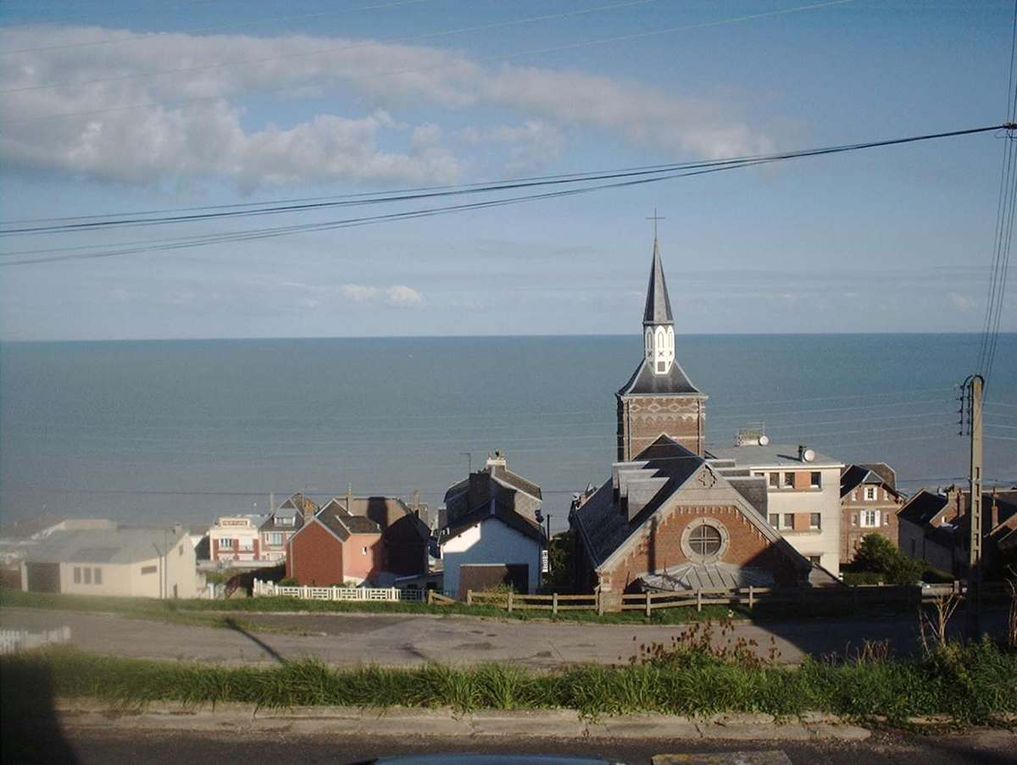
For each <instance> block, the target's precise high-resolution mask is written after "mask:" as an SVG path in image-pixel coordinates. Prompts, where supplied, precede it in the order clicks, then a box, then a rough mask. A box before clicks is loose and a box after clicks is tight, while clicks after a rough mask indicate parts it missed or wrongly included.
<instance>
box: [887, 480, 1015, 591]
mask: <svg viewBox="0 0 1017 765" xmlns="http://www.w3.org/2000/svg"><path fill="white" fill-rule="evenodd" d="M970 506H971V493H970V491H964V490H962V489H960V488H959V487H956V486H950V487H949V488H948V489H947V490H946V491H943V492H941V491H935V492H934V491H928V490H926V489H922V490H921V491H919V492H918V493H917V494H915V495H914V496H913V497H912V498H911V499H909V500H908V501H907V502H906V503H905V504H904V506H903V507H902V508H901V509H900V511H899V512H898V513H897V519H898V522H899V540H900V549H901V551H902V552H903V553H904V554H905V555H908V556H909V557H911V558H914V559H915V560H920V561H923V562H925V563H927V564H928V565H930V566H932V567H933V568H936V569H939V570H940V571H943V572H946V573H947V574H950V575H952V576H954V577H958V578H960V577H964V576H967V570H968V546H969V538H970V528H971V527H970V518H969V515H968V513H969V508H970ZM982 534H983V541H982V555H983V560H984V571H985V574H986V576H989V577H998V576H1000V575H1001V573H1003V570H1004V567H1005V566H1008V565H1012V566H1017V488H1012V489H1007V490H1002V491H1001V490H998V489H993V490H992V491H988V492H983V493H982Z"/></svg>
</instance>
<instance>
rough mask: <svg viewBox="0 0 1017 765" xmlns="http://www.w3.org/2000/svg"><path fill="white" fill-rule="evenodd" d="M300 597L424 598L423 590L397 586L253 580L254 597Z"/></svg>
mask: <svg viewBox="0 0 1017 765" xmlns="http://www.w3.org/2000/svg"><path fill="white" fill-rule="evenodd" d="M276 596H283V597H288V598H300V599H301V600H347V601H359V602H381V601H400V600H401V601H415V602H420V601H423V600H424V598H425V593H424V591H423V590H401V589H399V588H398V587H282V586H280V585H278V584H275V583H274V582H263V581H261V580H260V579H255V580H254V597H256V598H259V597H276Z"/></svg>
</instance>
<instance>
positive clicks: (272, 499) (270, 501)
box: [268, 491, 275, 513]
mask: <svg viewBox="0 0 1017 765" xmlns="http://www.w3.org/2000/svg"><path fill="white" fill-rule="evenodd" d="M268 512H270V513H275V492H274V491H270V492H269V493H268Z"/></svg>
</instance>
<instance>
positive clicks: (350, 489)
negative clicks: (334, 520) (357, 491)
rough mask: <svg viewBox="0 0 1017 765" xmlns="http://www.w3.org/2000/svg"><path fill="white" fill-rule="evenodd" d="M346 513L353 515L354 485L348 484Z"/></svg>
mask: <svg viewBox="0 0 1017 765" xmlns="http://www.w3.org/2000/svg"><path fill="white" fill-rule="evenodd" d="M346 512H347V513H349V514H350V515H353V484H352V483H347V484H346Z"/></svg>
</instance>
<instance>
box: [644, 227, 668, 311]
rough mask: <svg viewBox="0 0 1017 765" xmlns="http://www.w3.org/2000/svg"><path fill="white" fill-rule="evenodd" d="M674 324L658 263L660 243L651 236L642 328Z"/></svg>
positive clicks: (660, 266) (660, 265)
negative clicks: (650, 264) (650, 263)
mask: <svg viewBox="0 0 1017 765" xmlns="http://www.w3.org/2000/svg"><path fill="white" fill-rule="evenodd" d="M655 324H672V325H673V324H674V315H673V314H672V313H671V300H670V298H669V297H668V295H667V281H666V280H665V279H664V265H663V264H662V263H661V262H660V242H659V241H658V240H657V234H656V232H654V234H653V265H652V266H651V267H650V284H649V286H648V287H647V288H646V308H645V309H644V310H643V326H644V327H647V326H651V325H655Z"/></svg>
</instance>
